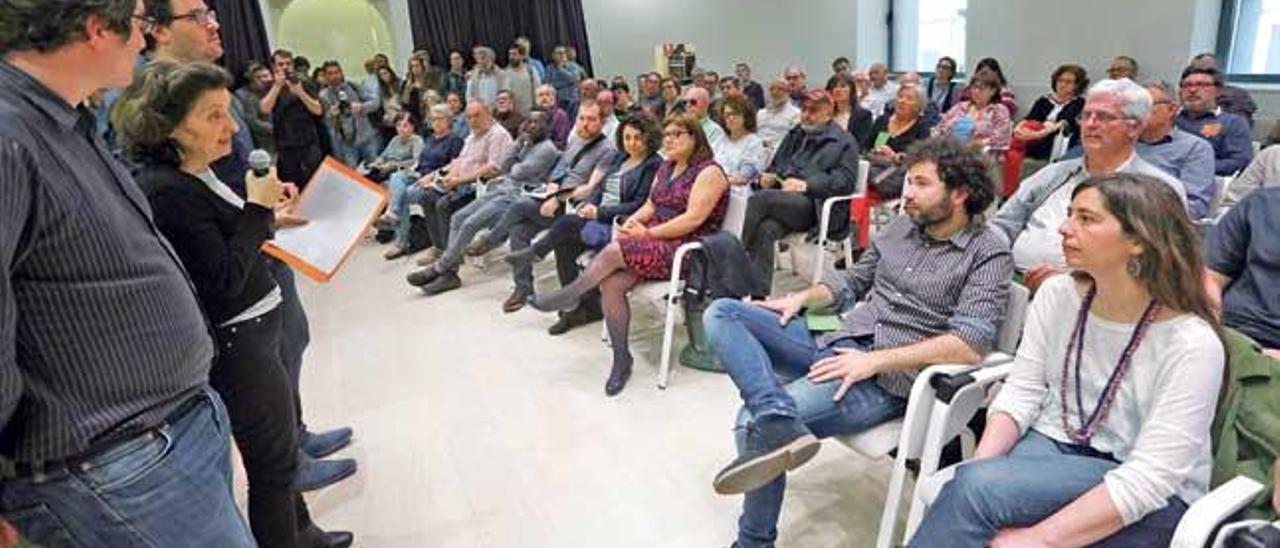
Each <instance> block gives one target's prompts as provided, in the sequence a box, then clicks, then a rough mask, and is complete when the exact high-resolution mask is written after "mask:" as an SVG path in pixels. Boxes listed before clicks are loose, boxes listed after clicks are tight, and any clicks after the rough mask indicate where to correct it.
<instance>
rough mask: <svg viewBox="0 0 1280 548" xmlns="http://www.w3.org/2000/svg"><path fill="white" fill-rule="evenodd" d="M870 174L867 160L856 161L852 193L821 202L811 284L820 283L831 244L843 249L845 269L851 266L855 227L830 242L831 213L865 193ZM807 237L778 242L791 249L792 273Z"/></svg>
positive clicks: (791, 236)
mask: <svg viewBox="0 0 1280 548" xmlns="http://www.w3.org/2000/svg"><path fill="white" fill-rule="evenodd" d="M870 172H871V162H868V161H867V160H858V179H857V181H856V182H855V183H854V188H853V193H852V194H847V195H844V196H833V197H831V198H827V199H826V200H823V202H822V216H821V217H820V218H819V221H818V241H817V243H816V244H814V260H813V273H812V275H811V278H812V280H811V281H812V282H813V283H815V284H816V283H818V282H820V281H822V268H823V263H824V262H825V261H826V258H827V251H828V250H829V246H830V245H832V244H835V245H839V246H840V247H841V248H842V249H843V253H844V261H845V263H844V264H845V266H846V267H849V266H853V241H854V240H855V239H856V238H857V229H856V227H854V226H852V225H850V228H849V230H850V233H849V236H848V237H847V238H845V239H844V240H841V241H840V242H832V241H830V240H829V239H828V237H827V233H828V232H829V231H830V227H831V212H832V211H833V210H834V208H835V206H836V205H837V204H839V203H841V202H852V201H853V200H855V199H857V198H858V197H860V196H863V195H865V194H866V193H867V177H868V176H869V175H870ZM807 237H808V234H807V233H804V232H798V233H795V234H791V235H789V236H787V237H786V238H784V239H783V240H781V241H780V242H786V243H787V245H788V246H790V248H791V265H792V266H791V268H792V272H795V273H798V271H797V269H796V266H795V265H796V251H797V250H798V249H799V248H800V247H801V246H805V245H808V242H806V238H807ZM774 257H777V255H776V254H775V255H774Z"/></svg>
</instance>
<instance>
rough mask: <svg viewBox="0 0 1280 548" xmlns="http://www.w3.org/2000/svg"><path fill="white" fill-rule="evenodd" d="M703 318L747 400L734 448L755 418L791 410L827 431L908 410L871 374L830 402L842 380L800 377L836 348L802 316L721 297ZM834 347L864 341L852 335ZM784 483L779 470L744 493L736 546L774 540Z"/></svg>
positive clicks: (865, 425) (857, 427)
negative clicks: (817, 336)
mask: <svg viewBox="0 0 1280 548" xmlns="http://www.w3.org/2000/svg"><path fill="white" fill-rule="evenodd" d="M702 322H703V325H704V326H705V327H706V331H707V341H708V343H709V344H710V345H711V348H712V349H713V350H714V351H715V353H716V357H718V358H719V359H720V363H722V364H724V366H725V369H727V370H728V373H729V377H730V378H732V379H733V383H734V385H736V386H737V387H738V391H739V393H740V394H741V395H742V400H743V401H744V402H745V403H746V405H745V406H744V407H743V408H742V410H741V411H740V412H739V413H738V419H737V424H736V426H735V429H734V432H735V438H736V442H737V446H738V451H739V453H741V452H742V451H743V449H744V448H745V442H746V427H747V425H748V424H749V423H750V422H751V421H752V420H753V419H754V418H755V417H760V416H765V415H778V416H786V417H794V418H797V419H799V420H800V421H801V422H803V423H804V424H805V426H807V427H808V428H809V430H811V431H812V432H813V434H814V435H816V436H818V437H820V438H825V437H829V436H839V435H848V434H855V433H858V432H861V431H864V430H867V429H869V428H871V427H873V426H876V425H878V424H881V423H883V422H885V421H888V420H890V419H893V418H896V417H900V416H902V414H903V413H904V412H906V409H907V400H906V399H904V398H900V397H898V396H895V395H893V394H890V393H889V392H887V391H886V390H885V389H883V388H881V387H880V385H879V384H876V381H875V379H867V380H864V381H862V382H859V383H857V384H854V385H853V387H851V388H850V389H849V391H848V392H847V393H845V395H844V397H843V398H841V400H840V401H834V400H833V399H832V398H833V397H834V396H835V391H836V389H837V388H839V386H840V383H839V382H836V381H830V382H824V383H821V384H815V383H813V382H811V381H809V380H808V379H807V378H805V375H806V374H807V373H808V372H809V367H810V366H811V365H813V363H814V362H816V361H818V360H820V359H822V358H825V357H827V356H831V355H833V354H835V348H834V347H828V348H819V347H818V345H816V344H815V343H814V341H813V337H812V336H811V335H810V334H809V328H808V325H807V324H806V323H805V321H804V320H803V319H794V320H792V321H791V322H789V323H788V324H787V325H786V326H782V325H779V324H778V314H777V313H776V312H773V311H770V310H767V309H765V308H763V307H760V306H758V305H754V304H750V303H744V302H742V301H739V300H736V299H719V300H717V301H715V302H714V303H712V304H711V306H710V307H708V308H707V310H706V311H705V312H704V313H703V316H702ZM837 346H841V347H846V348H864V347H863V346H861V345H860V344H859V343H858V342H856V341H855V340H853V339H845V340H843V341H841V342H838V343H837ZM786 485H787V480H786V475H785V474H784V475H782V476H778V478H777V479H775V480H773V481H772V482H770V483H769V484H767V485H765V486H764V487H761V488H759V489H756V490H755V491H751V492H748V493H747V494H746V497H745V499H744V500H743V504H742V516H741V517H740V518H738V545H739V546H741V547H742V548H749V547H756V546H772V545H773V543H774V541H775V540H776V539H777V537H778V528H777V527H778V515H779V513H780V512H781V511H782V500H783V495H784V494H785V491H786Z"/></svg>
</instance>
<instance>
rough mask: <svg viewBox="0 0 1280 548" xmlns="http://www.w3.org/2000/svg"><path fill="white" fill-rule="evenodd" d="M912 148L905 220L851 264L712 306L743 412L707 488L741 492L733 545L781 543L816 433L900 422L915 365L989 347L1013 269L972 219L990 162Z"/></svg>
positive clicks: (964, 152)
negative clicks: (786, 510)
mask: <svg viewBox="0 0 1280 548" xmlns="http://www.w3.org/2000/svg"><path fill="white" fill-rule="evenodd" d="M907 154H908V157H909V159H908V160H907V162H906V163H907V165H908V166H909V167H908V176H907V180H908V186H907V189H906V190H905V191H904V195H905V202H906V204H907V205H906V210H905V211H906V215H904V216H900V217H897V218H895V219H894V220H893V221H892V222H891V223H890V224H889V225H888V226H887V227H886V228H885V229H884V230H883V231H881V232H880V233H879V234H878V235H877V236H876V239H875V241H874V243H873V244H872V246H871V248H869V249H868V250H867V251H866V252H865V253H863V255H862V257H861V258H860V259H859V260H858V262H857V264H855V265H853V266H852V267H851V268H850V269H848V270H845V271H836V270H831V271H828V272H827V273H826V274H825V276H824V278H823V281H822V282H821V283H818V284H816V285H813V286H811V287H809V288H808V289H806V290H803V291H800V292H798V293H791V294H788V295H786V296H785V297H775V298H773V299H770V300H765V301H743V300H738V299H719V300H716V301H715V302H714V303H712V305H711V306H710V307H709V308H708V309H707V310H706V312H705V314H704V315H703V325H704V326H705V327H706V332H707V340H708V342H709V344H710V346H711V348H712V349H713V350H714V351H715V354H716V356H717V357H718V358H719V361H720V363H722V364H724V366H725V368H726V369H727V370H728V372H729V377H730V378H731V379H732V380H733V383H734V385H735V386H737V388H738V390H739V392H740V394H741V396H742V400H743V404H744V405H743V408H742V409H741V410H740V411H739V413H738V418H737V425H736V427H735V429H734V430H735V439H736V441H737V448H738V456H737V458H736V459H734V461H733V462H732V463H730V464H729V465H728V466H726V467H725V468H724V469H723V470H721V471H720V473H718V474H717V475H716V477H715V480H714V481H713V483H712V485H713V487H714V489H715V491H716V492H717V493H720V494H736V493H745V494H746V497H745V499H744V500H743V506H742V516H741V517H740V518H739V520H738V539H737V546H742V547H748V546H750V547H756V546H772V545H773V544H774V543H775V542H776V541H777V536H778V531H777V521H778V515H779V513H780V512H781V510H782V501H783V494H784V491H785V489H786V472H787V471H788V470H794V469H795V468H796V467H798V466H801V465H803V464H804V463H805V462H806V461H808V460H809V459H810V458H811V457H813V456H814V454H816V453H817V451H818V448H819V444H820V442H819V441H818V438H825V437H828V436H835V435H847V434H854V433H857V432H861V431H863V430H866V429H868V428H871V427H873V426H876V425H878V424H880V423H882V422H885V421H888V420H890V419H893V418H896V417H900V416H902V414H903V412H904V411H905V410H906V407H907V397H908V394H909V393H910V391H911V383H912V381H913V380H914V379H915V376H916V374H917V372H918V371H919V370H920V369H921V368H923V367H925V366H927V365H930V364H935V363H977V362H978V361H979V360H980V359H981V358H982V356H983V355H984V354H985V353H987V352H988V351H990V350H991V348H992V346H993V345H994V344H995V339H996V333H997V332H998V330H999V328H1000V324H1001V322H1002V321H1003V316H1004V312H1005V301H1006V300H1007V299H1008V295H1009V279H1010V277H1011V276H1012V274H1013V264H1012V262H1011V261H1010V259H1009V250H1008V248H1007V247H1006V246H1005V245H1004V243H1003V242H1002V241H1001V239H1000V238H999V236H997V235H996V234H994V230H992V229H991V228H989V227H988V226H986V225H985V224H983V223H982V222H981V220H980V217H979V215H980V214H981V213H982V211H983V210H984V209H986V208H987V206H988V205H989V204H990V203H991V201H992V199H993V198H994V195H995V193H994V187H993V185H992V183H991V180H990V178H989V176H988V173H987V167H986V164H985V162H984V161H983V158H982V157H981V155H980V154H978V153H977V152H975V151H973V150H972V149H970V148H968V147H964V146H963V145H960V144H958V143H956V142H954V141H948V140H942V139H935V140H930V141H924V142H921V143H919V144H917V145H916V146H914V147H912V148H911V149H910V150H909V151H908V153H907ZM864 299H866V300H867V302H865V303H863V304H862V305H861V306H857V307H855V306H854V305H855V304H856V303H858V301H862V300H864ZM825 307H834V308H835V309H837V310H839V311H841V312H848V315H847V316H846V317H845V319H844V321H843V325H842V326H841V327H840V328H838V330H836V331H833V332H830V333H822V334H820V335H817V336H814V335H813V334H812V332H811V330H810V325H809V322H808V319H807V318H806V317H805V316H804V315H803V314H802V313H801V310H802V309H804V308H809V309H817V308H825ZM815 327H816V326H815ZM943 545H947V544H939V545H938V546H943Z"/></svg>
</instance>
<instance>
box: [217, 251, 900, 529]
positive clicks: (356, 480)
mask: <svg viewBox="0 0 1280 548" xmlns="http://www.w3.org/2000/svg"><path fill="white" fill-rule="evenodd" d="M381 253H382V248H381V247H379V246H377V245H376V244H373V243H372V242H367V243H362V244H361V245H360V246H358V247H357V249H356V251H355V253H354V254H353V255H352V257H351V259H350V260H349V262H348V263H347V264H346V266H345V267H344V270H343V271H342V272H341V273H340V274H339V275H338V277H337V279H336V280H334V281H333V282H331V283H329V284H325V285H321V284H316V283H313V282H311V281H310V280H306V279H303V278H300V288H299V289H300V292H301V294H302V299H303V301H304V303H305V305H306V308H307V311H308V314H309V315H310V320H311V335H312V342H311V347H310V350H309V352H308V354H307V357H306V361H305V363H304V366H303V379H302V383H303V399H304V409H305V413H306V418H307V420H308V422H309V423H310V425H311V426H312V427H313V429H323V428H329V427H333V426H337V425H350V426H352V427H354V428H355V431H356V441H355V443H354V444H353V445H352V446H351V447H350V448H348V449H346V450H344V451H343V452H342V453H340V454H339V456H347V457H354V458H356V459H358V460H359V465H360V471H359V473H357V474H356V476H354V477H353V478H351V479H349V480H347V481H345V482H342V483H340V484H338V485H336V486H334V487H330V488H328V489H326V490H323V491H320V492H318V493H316V494H314V495H313V496H310V497H309V500H310V502H311V509H312V513H313V514H314V516H315V519H316V521H317V522H318V523H319V524H321V525H322V526H323V527H325V528H329V529H349V530H352V531H354V532H355V533H356V539H357V546H364V547H501V548H506V547H645V548H649V547H672V548H685V547H689V548H693V547H699V548H708V547H720V546H728V545H729V544H730V543H732V541H733V539H734V535H735V530H736V520H737V516H738V508H739V505H740V504H741V497H722V496H718V495H716V494H714V493H713V492H712V490H711V478H712V477H713V475H714V474H715V473H716V471H717V470H719V469H720V468H721V467H722V466H723V465H725V464H726V463H728V461H729V460H730V459H731V458H732V456H733V439H732V420H733V417H734V414H735V411H736V410H737V408H738V406H739V404H740V400H739V398H738V394H737V391H736V390H735V389H734V387H733V385H732V383H731V382H729V379H728V378H727V377H725V376H723V375H718V374H710V373H703V372H699V371H695V370H692V369H688V368H684V367H676V369H675V370H674V372H673V377H672V381H671V385H670V387H669V388H668V389H666V390H658V389H657V388H656V387H655V378H656V371H657V363H658V353H659V349H660V343H661V326H660V321H659V316H657V312H656V310H655V309H652V308H650V307H649V306H648V305H645V304H640V305H638V306H637V307H636V317H635V319H634V320H633V334H632V346H633V349H634V351H635V353H636V357H637V363H636V368H635V374H634V376H633V377H632V379H631V382H630V384H629V385H628V386H627V389H626V391H625V392H623V393H622V394H621V395H620V396H618V397H615V398H607V397H605V395H604V392H603V386H604V380H605V377H606V374H607V368H608V354H607V349H606V348H605V346H604V345H603V344H602V343H601V342H600V327H599V324H594V325H591V326H588V327H584V328H579V329H577V330H575V331H573V332H570V333H569V334H567V335H565V336H561V337H550V336H548V335H547V334H546V328H547V327H548V326H549V325H551V323H553V321H554V318H553V317H551V316H548V315H544V314H541V313H538V312H536V311H533V310H531V309H526V310H522V311H520V312H517V313H515V314H503V313H502V311H501V309H500V303H501V302H502V300H503V299H505V298H506V296H507V294H508V292H509V291H510V287H511V285H510V271H509V269H508V268H507V267H506V264H505V263H503V262H502V261H500V260H498V261H493V262H492V263H493V264H492V265H491V266H489V267H488V268H487V269H486V270H485V271H483V272H482V271H479V270H477V269H475V268H473V267H471V266H468V267H465V268H464V269H463V271H462V276H463V279H464V284H465V285H464V286H463V288H462V289H459V290H456V291H453V292H451V293H448V294H446V295H443V296H437V297H424V296H423V295H422V294H421V293H420V292H419V291H418V290H416V289H414V288H412V287H410V286H408V285H407V284H406V283H405V282H404V275H405V274H406V273H407V272H410V271H411V270H412V268H413V265H412V263H411V262H409V261H408V260H400V261H394V262H388V261H385V260H383V259H382V257H381ZM549 263H550V261H547V262H545V263H543V264H541V265H539V266H538V272H539V274H540V275H541V277H540V281H539V283H540V285H541V286H544V287H546V286H550V285H553V284H554V275H551V274H550V271H551V265H550V264H549ZM801 283H802V282H800V281H799V280H797V279H789V280H782V281H780V285H783V284H791V285H796V284H801ZM888 473H889V463H888V461H880V462H868V461H866V460H863V459H861V458H860V457H857V456H855V455H854V454H853V453H851V452H849V451H848V450H846V449H845V448H844V447H842V446H840V445H839V444H837V443H833V442H828V443H826V444H825V445H824V447H823V450H822V451H821V453H820V454H819V455H818V458H817V459H815V460H814V461H813V462H812V463H810V464H809V465H806V466H805V467H804V468H802V469H800V470H799V471H797V472H796V473H794V474H792V476H791V477H790V478H789V485H788V492H787V499H786V503H785V506H784V508H783V516H782V523H781V526H780V528H781V538H780V539H779V545H780V546H794V547H805V548H814V547H834V546H842V547H843V546H850V547H861V546H871V545H872V544H873V542H874V538H875V534H876V530H877V524H878V522H879V516H880V510H881V507H882V504H883V500H884V491H885V484H886V482H887V477H888ZM241 490H243V485H241ZM241 496H243V494H242V495H241Z"/></svg>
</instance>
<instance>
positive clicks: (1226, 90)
mask: <svg viewBox="0 0 1280 548" xmlns="http://www.w3.org/2000/svg"><path fill="white" fill-rule="evenodd" d="M1188 64H1189V65H1190V66H1193V67H1196V68H1211V69H1214V70H1217V71H1219V72H1221V71H1222V66H1221V65H1219V64H1218V57H1217V56H1216V55H1214V54H1212V53H1208V52H1205V53H1200V54H1197V55H1196V56H1195V57H1192V58H1191V62H1190V63H1188ZM1218 107H1219V108H1221V109H1222V111H1223V112H1228V113H1231V114H1234V115H1236V116H1239V117H1241V118H1244V121H1246V122H1249V129H1250V130H1252V129H1253V114H1254V113H1255V112H1257V111H1258V105H1257V103H1254V102H1253V96H1252V95H1249V91H1248V90H1246V89H1244V88H1241V87H1238V86H1233V85H1231V84H1228V83H1226V82H1223V83H1222V87H1221V88H1220V89H1219V91H1218Z"/></svg>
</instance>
